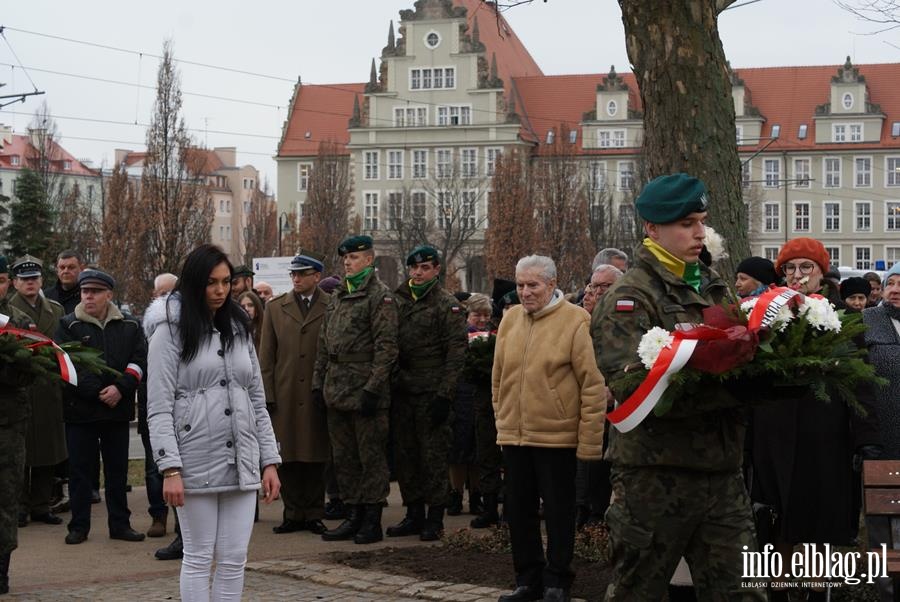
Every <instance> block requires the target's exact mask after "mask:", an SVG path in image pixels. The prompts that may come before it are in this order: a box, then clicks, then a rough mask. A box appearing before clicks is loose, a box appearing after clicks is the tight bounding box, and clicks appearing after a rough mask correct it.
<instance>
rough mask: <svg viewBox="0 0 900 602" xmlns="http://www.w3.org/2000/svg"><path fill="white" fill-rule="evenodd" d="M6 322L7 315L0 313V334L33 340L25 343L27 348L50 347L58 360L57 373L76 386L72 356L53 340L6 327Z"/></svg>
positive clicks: (7, 322)
mask: <svg viewBox="0 0 900 602" xmlns="http://www.w3.org/2000/svg"><path fill="white" fill-rule="evenodd" d="M7 324H9V316H7V315H4V314H0V329H2V330H0V334H11V335H13V336H14V337H16V338H17V339H27V340H29V341H34V342H33V343H31V344H30V345H27V347H28V348H29V349H32V350H34V349H36V348H38V347H43V346H45V345H49V346H50V347H52V348H53V352H54V353H55V354H56V360H57V362H59V375H60V376H61V377H62V379H63V380H64V381H66V382H67V383H69V384H70V385H72V386H75V387H77V386H78V373H77V372H76V371H75V364H73V363H72V358H70V357H69V354H68V353H66V352H65V351H63V349H62V347H60V346H59V345H57V344H56V343H55V342H53V339H51V338H50V337H47V336H44V335H43V334H41V333H39V332H34V331H31V330H22V329H21V328H7Z"/></svg>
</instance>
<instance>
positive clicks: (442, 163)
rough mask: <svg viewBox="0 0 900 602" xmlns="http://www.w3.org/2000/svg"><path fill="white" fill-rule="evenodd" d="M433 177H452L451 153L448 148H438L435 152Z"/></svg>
mask: <svg viewBox="0 0 900 602" xmlns="http://www.w3.org/2000/svg"><path fill="white" fill-rule="evenodd" d="M435 155H436V157H435V165H436V169H435V172H436V173H435V176H437V177H438V178H449V177H450V176H452V175H453V151H452V150H451V149H449V148H439V149H437V150H436V151H435Z"/></svg>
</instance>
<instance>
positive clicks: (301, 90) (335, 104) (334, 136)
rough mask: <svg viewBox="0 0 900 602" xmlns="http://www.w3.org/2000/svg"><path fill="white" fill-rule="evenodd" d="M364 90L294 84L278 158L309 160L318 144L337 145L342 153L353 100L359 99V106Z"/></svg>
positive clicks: (347, 138) (347, 139)
mask: <svg viewBox="0 0 900 602" xmlns="http://www.w3.org/2000/svg"><path fill="white" fill-rule="evenodd" d="M365 87H366V85H365V84H326V85H308V84H298V85H297V87H296V89H295V93H296V96H295V97H294V99H293V102H292V103H291V107H290V109H289V110H290V114H289V115H288V123H287V127H285V128H284V133H283V134H282V137H281V142H280V143H279V145H278V156H279V157H305V156H312V155H315V154H316V153H317V152H318V150H319V144H320V143H321V142H334V143H337V145H338V147H340V148H341V149H342V150H343V147H344V146H346V144H347V143H348V142H350V133H349V132H348V130H347V122H348V121H349V120H350V117H352V116H353V98H354V97H355V96H359V102H360V106H361V105H362V100H363V99H362V94H363V92H364V91H365ZM307 132H308V133H309V136H308V137H307Z"/></svg>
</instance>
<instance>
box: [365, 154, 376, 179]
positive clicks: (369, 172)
mask: <svg viewBox="0 0 900 602" xmlns="http://www.w3.org/2000/svg"><path fill="white" fill-rule="evenodd" d="M378 159H379V152H378V151H365V152H364V153H363V162H364V164H365V172H364V173H363V179H364V180H377V179H378Z"/></svg>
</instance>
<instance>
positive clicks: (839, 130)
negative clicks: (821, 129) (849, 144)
mask: <svg viewBox="0 0 900 602" xmlns="http://www.w3.org/2000/svg"><path fill="white" fill-rule="evenodd" d="M831 141H832V142H846V141H847V126H846V125H843V124H840V123H836V124H834V125H832V126H831Z"/></svg>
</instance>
